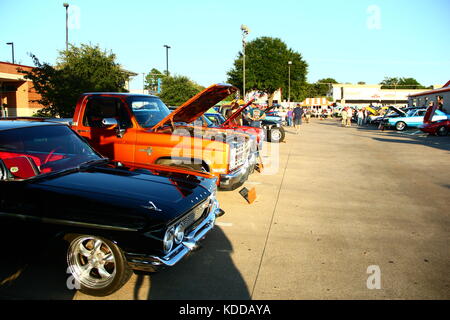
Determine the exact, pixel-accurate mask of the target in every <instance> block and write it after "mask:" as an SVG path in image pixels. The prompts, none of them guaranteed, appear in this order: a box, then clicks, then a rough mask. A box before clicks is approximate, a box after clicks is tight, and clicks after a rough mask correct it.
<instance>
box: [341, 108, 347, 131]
mask: <svg viewBox="0 0 450 320" xmlns="http://www.w3.org/2000/svg"><path fill="white" fill-rule="evenodd" d="M341 117H342V122H341V125H342V126H343V127H345V126H346V125H347V107H344V108H342V110H341Z"/></svg>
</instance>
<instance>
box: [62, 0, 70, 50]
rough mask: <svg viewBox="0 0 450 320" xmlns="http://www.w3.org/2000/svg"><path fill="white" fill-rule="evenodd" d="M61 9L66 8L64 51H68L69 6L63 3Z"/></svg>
mask: <svg viewBox="0 0 450 320" xmlns="http://www.w3.org/2000/svg"><path fill="white" fill-rule="evenodd" d="M63 7H64V8H66V51H68V50H69V4H68V3H67V2H64V3H63Z"/></svg>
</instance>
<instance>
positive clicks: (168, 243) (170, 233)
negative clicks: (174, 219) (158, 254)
mask: <svg viewBox="0 0 450 320" xmlns="http://www.w3.org/2000/svg"><path fill="white" fill-rule="evenodd" d="M173 241H174V229H173V227H172V228H170V229H169V230H167V231H166V234H165V235H164V240H163V249H164V252H165V253H168V252H169V251H170V250H172V247H173Z"/></svg>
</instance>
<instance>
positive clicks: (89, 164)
mask: <svg viewBox="0 0 450 320" xmlns="http://www.w3.org/2000/svg"><path fill="white" fill-rule="evenodd" d="M107 162H109V159H108V158H101V159H94V160H89V161H86V162H83V163H82V164H80V165H79V166H78V168H79V169H80V170H86V169H89V168H91V167H93V166H96V165H99V164H104V163H107Z"/></svg>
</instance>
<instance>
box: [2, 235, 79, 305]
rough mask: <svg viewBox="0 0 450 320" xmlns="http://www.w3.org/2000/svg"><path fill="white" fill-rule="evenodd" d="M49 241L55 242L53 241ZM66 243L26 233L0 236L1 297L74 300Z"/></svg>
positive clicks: (9, 298) (6, 298) (10, 298)
mask: <svg viewBox="0 0 450 320" xmlns="http://www.w3.org/2000/svg"><path fill="white" fill-rule="evenodd" d="M49 243H52V244H51V245H50V244H49ZM64 246H65V243H64V242H62V241H57V242H48V241H46V240H38V239H37V238H36V237H34V236H31V235H26V234H22V233H21V234H16V235H14V236H12V235H10V234H9V235H8V236H7V237H6V236H5V234H2V235H1V236H0V251H1V252H2V256H1V260H0V299H2V300H66V299H67V300H70V299H72V298H73V296H74V295H75V291H74V290H69V289H68V288H67V285H66V283H67V279H68V278H69V275H68V274H66V270H67V264H66V261H65V248H63V247H64Z"/></svg>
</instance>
